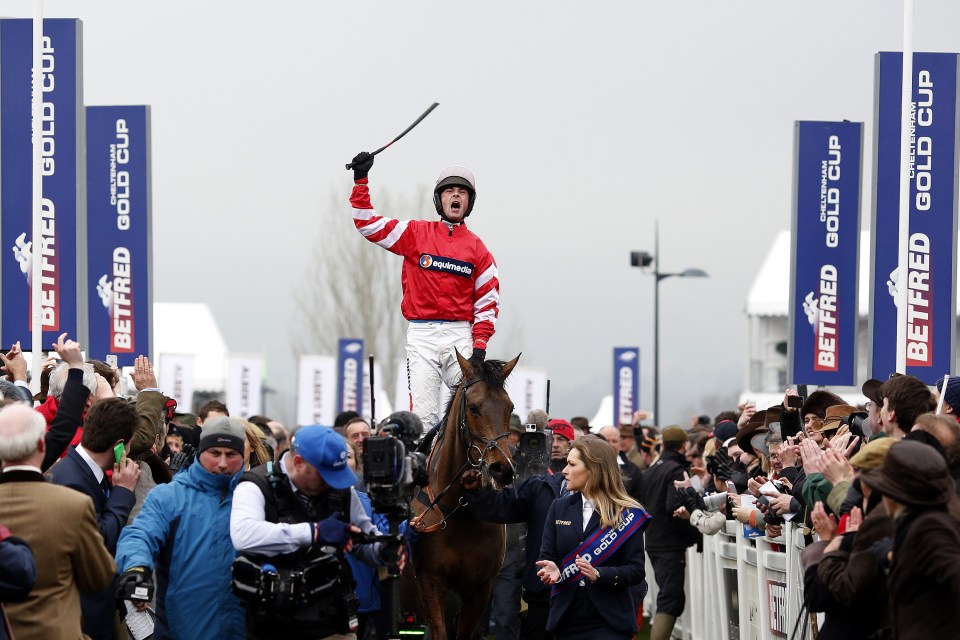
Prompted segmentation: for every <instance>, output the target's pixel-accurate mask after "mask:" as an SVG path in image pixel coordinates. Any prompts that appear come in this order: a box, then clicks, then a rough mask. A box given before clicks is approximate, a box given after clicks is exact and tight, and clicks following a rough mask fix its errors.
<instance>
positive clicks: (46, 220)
mask: <svg viewBox="0 0 960 640" xmlns="http://www.w3.org/2000/svg"><path fill="white" fill-rule="evenodd" d="M81 51H82V25H81V22H80V21H79V20H75V19H55V20H44V21H43V62H42V68H41V72H42V79H41V84H42V87H43V112H42V116H41V117H42V121H41V124H40V136H41V144H42V153H43V158H42V165H41V173H42V175H43V200H42V201H41V205H40V209H41V213H40V215H41V217H42V219H43V223H42V225H43V230H42V232H41V237H40V238H34V237H32V236H33V177H32V175H33V174H32V171H33V143H32V132H31V123H32V115H33V114H32V104H31V95H32V80H31V78H32V67H33V21H32V20H24V19H5V20H0V167H3V170H2V171H0V283H2V287H0V289H2V304H0V307H2V308H0V344H3V345H4V346H7V347H9V346H10V345H11V344H12V343H14V342H16V341H18V340H19V341H21V343H22V346H23V348H24V349H29V348H30V340H31V332H32V317H31V312H30V303H31V299H30V297H31V285H36V286H39V287H41V289H42V293H41V303H40V304H41V307H42V308H41V317H42V321H41V325H42V328H43V344H44V345H46V346H49V345H50V344H52V343H54V342H56V341H57V336H59V334H61V333H63V332H66V333H69V334H70V337H71V338H75V339H77V340H78V341H80V343H81V344H84V345H86V344H87V318H86V311H87V307H86V269H81V268H78V265H83V264H85V263H86V240H87V239H86V235H85V233H84V230H85V225H86V198H85V195H84V193H83V185H84V184H85V183H84V179H83V175H84V171H85V167H84V163H83V157H84V153H85V149H84V148H83V146H82V144H81V141H82V140H83V128H84V119H83V81H82V73H81V69H82V63H83V60H82V54H81ZM34 259H36V260H40V261H41V262H42V266H41V269H42V274H43V275H42V276H41V279H40V282H39V283H31V282H30V280H31V277H32V274H31V268H32V267H31V264H32V260H34ZM91 355H94V356H95V357H97V358H102V357H103V355H104V354H102V353H101V354H91Z"/></svg>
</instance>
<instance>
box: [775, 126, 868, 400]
mask: <svg viewBox="0 0 960 640" xmlns="http://www.w3.org/2000/svg"><path fill="white" fill-rule="evenodd" d="M793 148H794V159H793V220H792V228H793V231H792V234H791V239H792V241H793V244H792V246H791V259H790V298H789V299H790V301H791V302H790V304H791V307H790V312H789V323H790V332H789V334H788V335H789V336H791V339H790V340H788V343H787V344H788V348H787V350H788V355H787V359H788V363H789V364H788V371H789V372H790V373H789V380H790V381H791V382H789V384H810V385H831V386H837V385H840V386H853V385H855V384H856V382H857V327H858V324H859V316H858V314H859V309H858V302H859V299H860V298H859V292H858V286H859V278H858V269H859V266H860V262H859V250H860V249H859V247H860V182H861V178H862V171H863V162H862V159H863V123H861V122H796V123H795V124H794V139H793Z"/></svg>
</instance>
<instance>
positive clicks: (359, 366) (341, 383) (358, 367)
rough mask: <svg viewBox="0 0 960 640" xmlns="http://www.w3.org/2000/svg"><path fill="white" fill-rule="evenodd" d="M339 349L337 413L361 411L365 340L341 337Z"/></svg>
mask: <svg viewBox="0 0 960 640" xmlns="http://www.w3.org/2000/svg"><path fill="white" fill-rule="evenodd" d="M337 351H338V353H339V357H338V359H337V413H343V412H344V411H356V412H357V413H360V409H361V407H360V402H361V400H362V398H363V340H361V339H359V338H340V341H339V347H338V349H337Z"/></svg>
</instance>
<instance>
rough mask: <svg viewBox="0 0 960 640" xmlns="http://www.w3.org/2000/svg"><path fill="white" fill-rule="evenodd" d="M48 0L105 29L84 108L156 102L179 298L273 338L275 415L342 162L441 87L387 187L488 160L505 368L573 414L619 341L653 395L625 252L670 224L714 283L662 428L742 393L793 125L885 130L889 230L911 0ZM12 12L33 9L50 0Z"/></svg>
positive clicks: (947, 27)
mask: <svg viewBox="0 0 960 640" xmlns="http://www.w3.org/2000/svg"><path fill="white" fill-rule="evenodd" d="M44 9H45V13H46V15H47V16H49V17H79V18H81V19H83V21H84V74H85V77H84V87H85V98H86V102H87V104H91V105H96V104H150V105H152V108H153V149H154V156H153V163H154V164H153V167H154V181H153V188H154V189H153V195H154V198H153V205H154V227H153V229H154V239H155V253H154V255H155V262H154V267H155V276H154V277H155V280H154V281H155V292H156V298H157V299H158V300H160V301H186V302H201V301H202V302H208V303H209V304H210V305H211V306H212V308H213V311H214V314H215V316H216V318H217V320H218V321H219V323H220V325H221V327H222V330H223V332H224V336H225V338H226V341H227V344H228V346H229V347H230V348H231V349H233V350H236V351H258V350H260V349H264V350H265V352H266V355H267V367H268V374H269V383H270V384H271V385H272V386H274V387H280V388H282V389H285V390H284V391H283V392H282V393H281V394H280V395H279V396H275V397H274V398H271V400H270V404H269V405H268V411H269V413H271V414H274V415H281V416H283V417H284V418H285V419H288V420H289V419H291V418H292V416H293V408H294V398H293V388H294V384H295V376H296V363H295V361H294V359H293V357H292V354H291V347H290V344H291V339H290V337H289V334H290V333H291V332H293V331H295V330H296V325H297V318H296V314H295V305H294V302H293V292H294V290H295V289H296V288H297V287H298V286H300V284H301V274H302V273H303V271H304V266H305V265H306V264H307V262H308V261H309V260H310V259H311V256H310V253H311V251H312V250H313V247H314V240H315V238H316V235H317V234H322V233H323V230H322V229H319V228H317V224H316V222H315V221H316V219H317V217H318V216H317V210H318V208H319V207H322V206H326V203H327V201H328V198H329V194H330V192H331V191H332V190H337V191H340V192H342V194H343V203H344V208H343V224H346V225H349V224H351V222H350V211H349V207H348V205H347V196H348V193H349V185H350V180H349V174H348V173H347V172H346V171H344V170H343V164H344V163H345V162H347V161H349V159H350V158H351V157H352V156H353V155H354V154H355V153H356V152H358V151H360V150H362V149H368V150H370V149H373V148H375V147H378V146H380V145H382V144H384V143H385V142H386V141H388V140H389V139H390V138H392V137H393V136H394V135H395V134H396V133H398V132H399V131H400V130H401V129H402V128H403V127H405V126H406V125H407V124H408V123H409V122H411V121H412V120H413V119H414V118H415V117H416V115H418V114H419V113H420V112H421V111H422V110H423V109H425V108H426V107H427V106H428V105H429V104H430V103H431V102H433V101H438V102H440V107H439V108H438V109H437V110H436V111H435V112H434V113H433V114H432V115H431V116H430V117H429V118H428V119H427V120H426V121H424V123H423V124H421V125H420V127H419V128H418V129H416V130H415V131H414V132H413V133H412V134H410V135H409V136H408V137H407V138H405V139H404V140H403V141H401V142H399V143H397V145H395V146H394V147H392V148H391V149H390V150H388V151H387V152H385V153H383V154H381V155H380V156H378V157H377V162H376V165H375V166H374V169H373V172H372V173H371V182H372V183H373V187H374V191H373V195H374V202H375V203H376V195H377V191H376V190H377V188H381V187H382V188H387V189H389V190H390V191H391V192H393V193H397V194H404V193H409V194H411V195H412V194H413V193H414V192H415V190H416V188H417V187H418V186H419V185H423V184H427V183H432V181H433V179H434V178H435V176H436V174H437V173H438V172H439V170H440V169H441V168H442V167H443V166H445V165H447V164H452V163H457V164H463V165H466V166H468V167H470V168H471V169H472V170H473V171H474V173H475V174H476V176H477V182H478V184H477V189H478V200H477V208H476V210H475V211H474V215H473V216H471V218H470V226H471V228H472V229H474V230H475V231H476V232H477V233H478V234H479V235H480V236H481V237H482V238H483V239H484V241H485V242H486V244H487V246H488V247H489V248H490V249H491V251H492V252H493V253H494V255H495V256H496V258H497V262H498V265H499V270H500V280H501V295H502V300H501V322H500V324H499V325H498V328H499V329H500V333H498V335H496V336H494V338H493V340H492V342H491V345H490V349H489V353H490V355H491V356H495V357H502V358H504V359H508V358H509V357H512V356H513V355H515V354H514V353H504V352H501V347H503V348H505V347H506V346H507V345H510V346H511V347H512V346H513V345H517V344H519V345H520V346H521V347H522V350H523V354H524V355H523V358H522V361H521V364H526V365H531V366H541V367H545V368H547V370H548V371H549V375H550V378H551V380H552V390H553V397H552V406H551V409H552V411H551V413H553V414H555V415H558V416H564V417H570V416H571V415H575V414H585V415H588V416H592V415H593V413H594V412H595V411H596V409H597V406H598V403H599V400H600V397H601V396H602V395H604V394H605V393H609V391H610V387H611V381H612V366H611V358H612V353H611V348H612V347H614V346H630V345H640V347H641V349H642V355H641V366H642V369H643V372H642V382H641V397H642V399H643V405H644V406H645V407H652V387H651V380H652V375H651V372H652V353H653V349H652V342H651V341H652V335H653V318H652V316H653V313H652V304H653V283H652V278H651V277H649V276H646V275H643V274H641V272H640V271H639V270H637V269H632V268H630V267H629V259H628V255H629V252H630V251H631V250H638V249H645V250H649V251H652V250H653V238H652V234H653V226H654V218H655V217H659V218H660V244H661V249H662V257H663V260H662V262H661V268H662V269H663V270H671V271H672V270H680V269H683V268H686V267H694V266H695V267H700V268H702V269H704V270H706V271H707V272H709V274H710V276H711V277H710V279H709V280H687V281H683V280H669V281H666V282H664V283H663V284H662V286H661V313H662V318H661V378H660V379H661V385H662V391H661V411H662V413H663V415H662V416H661V417H660V422H661V423H662V424H666V423H669V422H678V421H681V420H682V421H683V422H684V423H685V422H686V421H687V419H688V418H689V415H690V412H691V411H692V410H693V409H695V408H698V402H697V400H698V399H699V398H700V397H701V396H706V395H714V396H716V395H725V396H728V397H730V398H732V397H733V396H734V394H735V393H736V392H738V391H740V389H741V387H742V384H743V380H744V369H745V366H746V362H745V357H744V355H743V354H742V352H741V350H742V349H743V347H744V344H745V335H746V323H745V317H744V314H743V307H744V299H745V296H746V293H747V290H748V288H749V286H750V283H751V280H752V278H753V276H754V274H755V272H756V270H757V268H758V267H759V266H760V263H761V261H762V258H763V256H764V254H765V252H766V248H767V246H768V244H769V243H770V242H772V240H773V239H774V237H775V235H776V232H777V231H778V230H780V229H784V228H789V227H788V225H789V212H790V189H791V187H790V180H791V163H792V160H791V157H792V139H793V138H792V137H793V121H794V120H798V119H805V120H816V119H822V120H836V119H843V118H846V119H850V120H857V121H864V122H866V132H867V146H866V148H865V153H864V159H865V169H866V170H865V172H864V198H863V200H864V204H865V207H864V210H863V216H864V221H865V222H866V220H867V218H868V215H869V211H870V208H869V207H870V205H871V195H870V192H871V189H870V175H871V173H872V159H871V157H872V156H871V153H872V145H871V138H872V130H873V115H872V109H873V106H872V105H873V65H874V53H875V52H876V51H878V50H899V48H900V47H901V43H902V22H901V20H902V4H901V2H899V1H896V2H895V1H891V0H861V1H856V2H851V1H844V2H836V1H835V0H833V1H822V0H817V1H808V2H803V3H777V2H769V1H763V2H756V1H750V2H746V1H744V2H715V1H710V2H696V1H694V2H683V3H679V2H671V3H665V2H661V3H656V4H652V3H648V2H636V1H634V2H589V3H588V2H556V1H552V2H546V1H536V2H522V3H519V2H509V3H508V2H483V3H469V4H468V3H457V4H454V3H440V2H386V1H368V2H338V3H334V2H306V1H304V2H282V1H278V0H271V1H270V2H254V1H244V0H232V1H230V2H225V1H204V2H196V1H193V2H182V1H169V0H168V1H166V2H152V3H146V2H139V1H138V2H132V1H130V0H122V1H121V0H70V1H66V0H58V1H53V0H47V1H46V2H45V3H44ZM3 10H4V12H5V14H6V15H19V16H24V17H29V15H30V14H31V11H32V3H31V2H27V1H25V0H13V1H10V0H7V1H6V2H5V3H4V9H3ZM957 24H960V3H957V2H956V1H955V0H937V1H930V0H921V1H919V2H917V3H916V14H915V32H914V33H915V35H914V47H915V49H916V50H927V51H958V50H960V35H958V32H957V29H956V25H957ZM385 213H390V214H395V215H397V216H398V217H403V212H385ZM370 250H371V251H373V250H378V249H376V248H375V247H370ZM399 269H400V260H399V259H397V286H399ZM784 286H785V287H786V286H787V283H784ZM397 313H399V310H397ZM521 331H522V334H521V333H520V332H521ZM511 332H517V333H516V334H515V337H514V338H513V339H511V338H510V336H509V335H508V334H510V333H511ZM521 335H522V337H519V336H521Z"/></svg>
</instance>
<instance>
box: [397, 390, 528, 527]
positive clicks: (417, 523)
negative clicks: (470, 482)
mask: <svg viewBox="0 0 960 640" xmlns="http://www.w3.org/2000/svg"><path fill="white" fill-rule="evenodd" d="M480 381H481V379H480V378H478V377H473V378H470V379H469V380H466V381H465V382H462V383H461V384H460V389H459V390H458V393H459V394H460V403H459V404H460V406H459V413H460V415H459V421H458V425H457V426H458V429H457V437H458V438H459V439H460V441H461V442H462V443H463V446H464V447H465V448H466V451H467V460H466V462H464V463H463V466H461V467H460V469H459V470H458V471H457V473H456V474H455V475H454V476H453V480H451V481H450V483H449V484H447V486H445V487H444V488H443V489H442V490H441V491H440V492H439V493H438V494H437V495H436V497H434V496H433V490H432V487H431V486H430V485H428V486H427V487H426V488H425V489H424V492H425V493H426V494H427V498H428V499H429V502H427V501H426V500H423V498H422V497H420V496H418V497H417V499H418V500H420V502H422V503H423V504H425V505H427V507H426V509H424V511H423V513H421V514H420V515H419V516H414V517H413V518H411V519H410V523H409V524H410V526H411V527H413V529H414V530H415V531H417V532H419V533H431V532H433V531H436V530H438V529H445V528H446V526H447V520H448V519H449V518H450V516H452V515H453V514H454V513H456V511H457V509H459V508H460V507H465V506H466V505H467V504H468V503H467V501H466V500H465V499H464V497H463V496H460V498H459V499H458V500H457V504H456V506H454V507H453V508H452V509H450V510H449V512H447V513H444V512H443V505H441V504H440V501H441V500H442V499H443V497H444V496H445V495H446V494H447V492H448V491H450V489H451V488H453V486H454V485H456V484H457V482H459V481H460V478H461V477H462V476H463V474H464V472H466V471H467V469H479V470H480V472H481V473H483V469H484V468H485V467H486V465H487V461H486V455H487V452H489V451H492V450H493V449H496V450H497V451H499V452H500V453H501V454H502V455H503V457H504V459H505V460H510V456H509V454H507V452H505V451H504V450H503V447H502V446H501V445H500V443H499V442H498V441H499V440H502V439H503V438H506V437H507V436H509V435H510V432H509V431H504V432H503V433H501V434H500V435H498V436H496V437H495V438H493V439H492V440H486V439H484V438H483V437H482V436H480V435H477V434H476V433H474V432H473V431H472V430H471V429H470V427H469V426H467V389H469V388H470V387H471V386H473V385H474V384H476V383H478V382H480ZM445 431H446V424H444V427H443V429H441V431H440V433H439V434H438V436H437V442H436V444H435V445H434V446H433V447H432V448H431V450H430V455H429V456H428V458H427V468H429V467H430V462H431V460H432V459H433V456H434V455H440V452H439V451H440V448H441V446H442V444H443V436H444V435H446V434H445ZM473 440H479V441H480V442H481V443H483V447H480V446H479V445H477V444H476V443H474V442H473ZM474 452H476V458H477V459H476V461H474V460H472V459H471V454H472V453H474ZM510 465H511V467H512V466H513V461H512V460H510ZM421 495H422V494H421ZM434 510H436V511H437V512H438V513H439V514H440V521H439V522H437V523H435V524H432V525H429V526H427V525H425V524H424V523H423V519H424V518H425V517H426V515H427V514H428V513H430V512H431V511H434Z"/></svg>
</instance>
